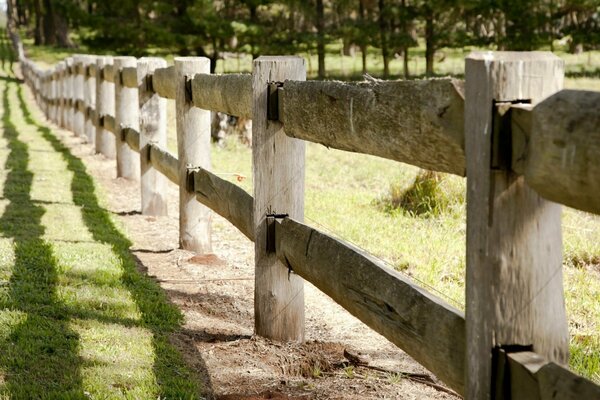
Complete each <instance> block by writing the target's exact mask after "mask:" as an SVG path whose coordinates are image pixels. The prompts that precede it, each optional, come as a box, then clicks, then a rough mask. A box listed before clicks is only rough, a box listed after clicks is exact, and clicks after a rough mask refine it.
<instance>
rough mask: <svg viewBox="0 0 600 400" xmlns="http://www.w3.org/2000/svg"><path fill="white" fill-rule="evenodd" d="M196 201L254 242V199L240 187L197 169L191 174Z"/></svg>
mask: <svg viewBox="0 0 600 400" xmlns="http://www.w3.org/2000/svg"><path fill="white" fill-rule="evenodd" d="M192 180H193V182H194V192H195V193H196V199H197V200H198V201H199V202H201V203H202V204H204V205H205V206H207V207H209V208H210V209H211V210H213V211H214V212H216V213H217V214H219V215H220V216H222V217H223V218H225V219H226V220H228V221H229V222H231V223H232V224H233V226H235V227H236V228H238V229H239V230H240V232H242V233H243V234H244V235H246V237H247V238H248V239H250V240H252V241H253V240H254V215H253V212H254V199H253V198H252V196H250V194H248V193H247V192H246V191H245V190H244V189H242V188H241V187H239V186H237V185H235V184H233V183H231V182H229V181H226V180H224V179H221V178H219V177H218V176H217V175H215V174H212V173H211V172H209V171H207V170H205V169H202V168H198V169H197V170H196V171H194V172H193V173H192Z"/></svg>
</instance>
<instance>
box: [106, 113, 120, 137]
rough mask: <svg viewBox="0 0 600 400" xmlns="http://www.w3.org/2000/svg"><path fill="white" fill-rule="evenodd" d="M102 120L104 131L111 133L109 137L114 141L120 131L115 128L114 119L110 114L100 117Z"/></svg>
mask: <svg viewBox="0 0 600 400" xmlns="http://www.w3.org/2000/svg"><path fill="white" fill-rule="evenodd" d="M102 118H103V123H102V126H104V129H106V131H108V132H109V133H111V135H112V136H113V137H114V138H115V140H116V136H117V134H120V132H121V130H120V128H119V127H118V126H117V123H116V120H115V117H114V116H112V115H110V114H105V115H103V116H102Z"/></svg>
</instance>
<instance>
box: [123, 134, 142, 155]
mask: <svg viewBox="0 0 600 400" xmlns="http://www.w3.org/2000/svg"><path fill="white" fill-rule="evenodd" d="M121 135H122V138H123V140H124V141H125V143H127V144H128V145H129V147H131V149H132V150H135V151H137V152H138V153H139V152H140V133H139V132H138V131H136V130H135V129H133V128H123V129H122V130H121Z"/></svg>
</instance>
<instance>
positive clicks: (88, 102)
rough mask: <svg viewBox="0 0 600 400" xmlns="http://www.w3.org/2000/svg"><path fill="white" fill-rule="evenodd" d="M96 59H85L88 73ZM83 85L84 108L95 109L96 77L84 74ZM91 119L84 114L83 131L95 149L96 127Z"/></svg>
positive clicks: (91, 57) (88, 114)
mask: <svg viewBox="0 0 600 400" xmlns="http://www.w3.org/2000/svg"><path fill="white" fill-rule="evenodd" d="M97 59H98V57H97V56H88V57H87V59H86V63H85V67H86V68H87V69H88V71H89V70H90V69H91V67H93V66H94V67H95V64H96V61H97ZM94 70H95V68H94ZM83 85H84V90H83V99H84V104H85V106H86V108H90V109H96V76H95V75H94V76H91V75H89V74H85V76H84V78H83ZM91 117H92V116H91V115H90V113H87V112H85V113H84V131H85V137H86V140H87V142H88V143H89V144H91V145H92V146H94V148H95V146H96V125H95V124H94V120H93V119H92V118H91Z"/></svg>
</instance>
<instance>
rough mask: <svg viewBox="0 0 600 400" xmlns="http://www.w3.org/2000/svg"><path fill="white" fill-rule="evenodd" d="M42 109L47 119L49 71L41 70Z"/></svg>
mask: <svg viewBox="0 0 600 400" xmlns="http://www.w3.org/2000/svg"><path fill="white" fill-rule="evenodd" d="M41 76H42V79H41V82H42V86H41V87H42V90H41V91H42V110H43V111H44V116H45V117H46V119H49V114H50V113H49V111H50V110H49V104H48V97H49V95H50V94H49V90H48V87H49V84H48V83H49V82H50V79H49V78H50V71H42V75H41Z"/></svg>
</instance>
